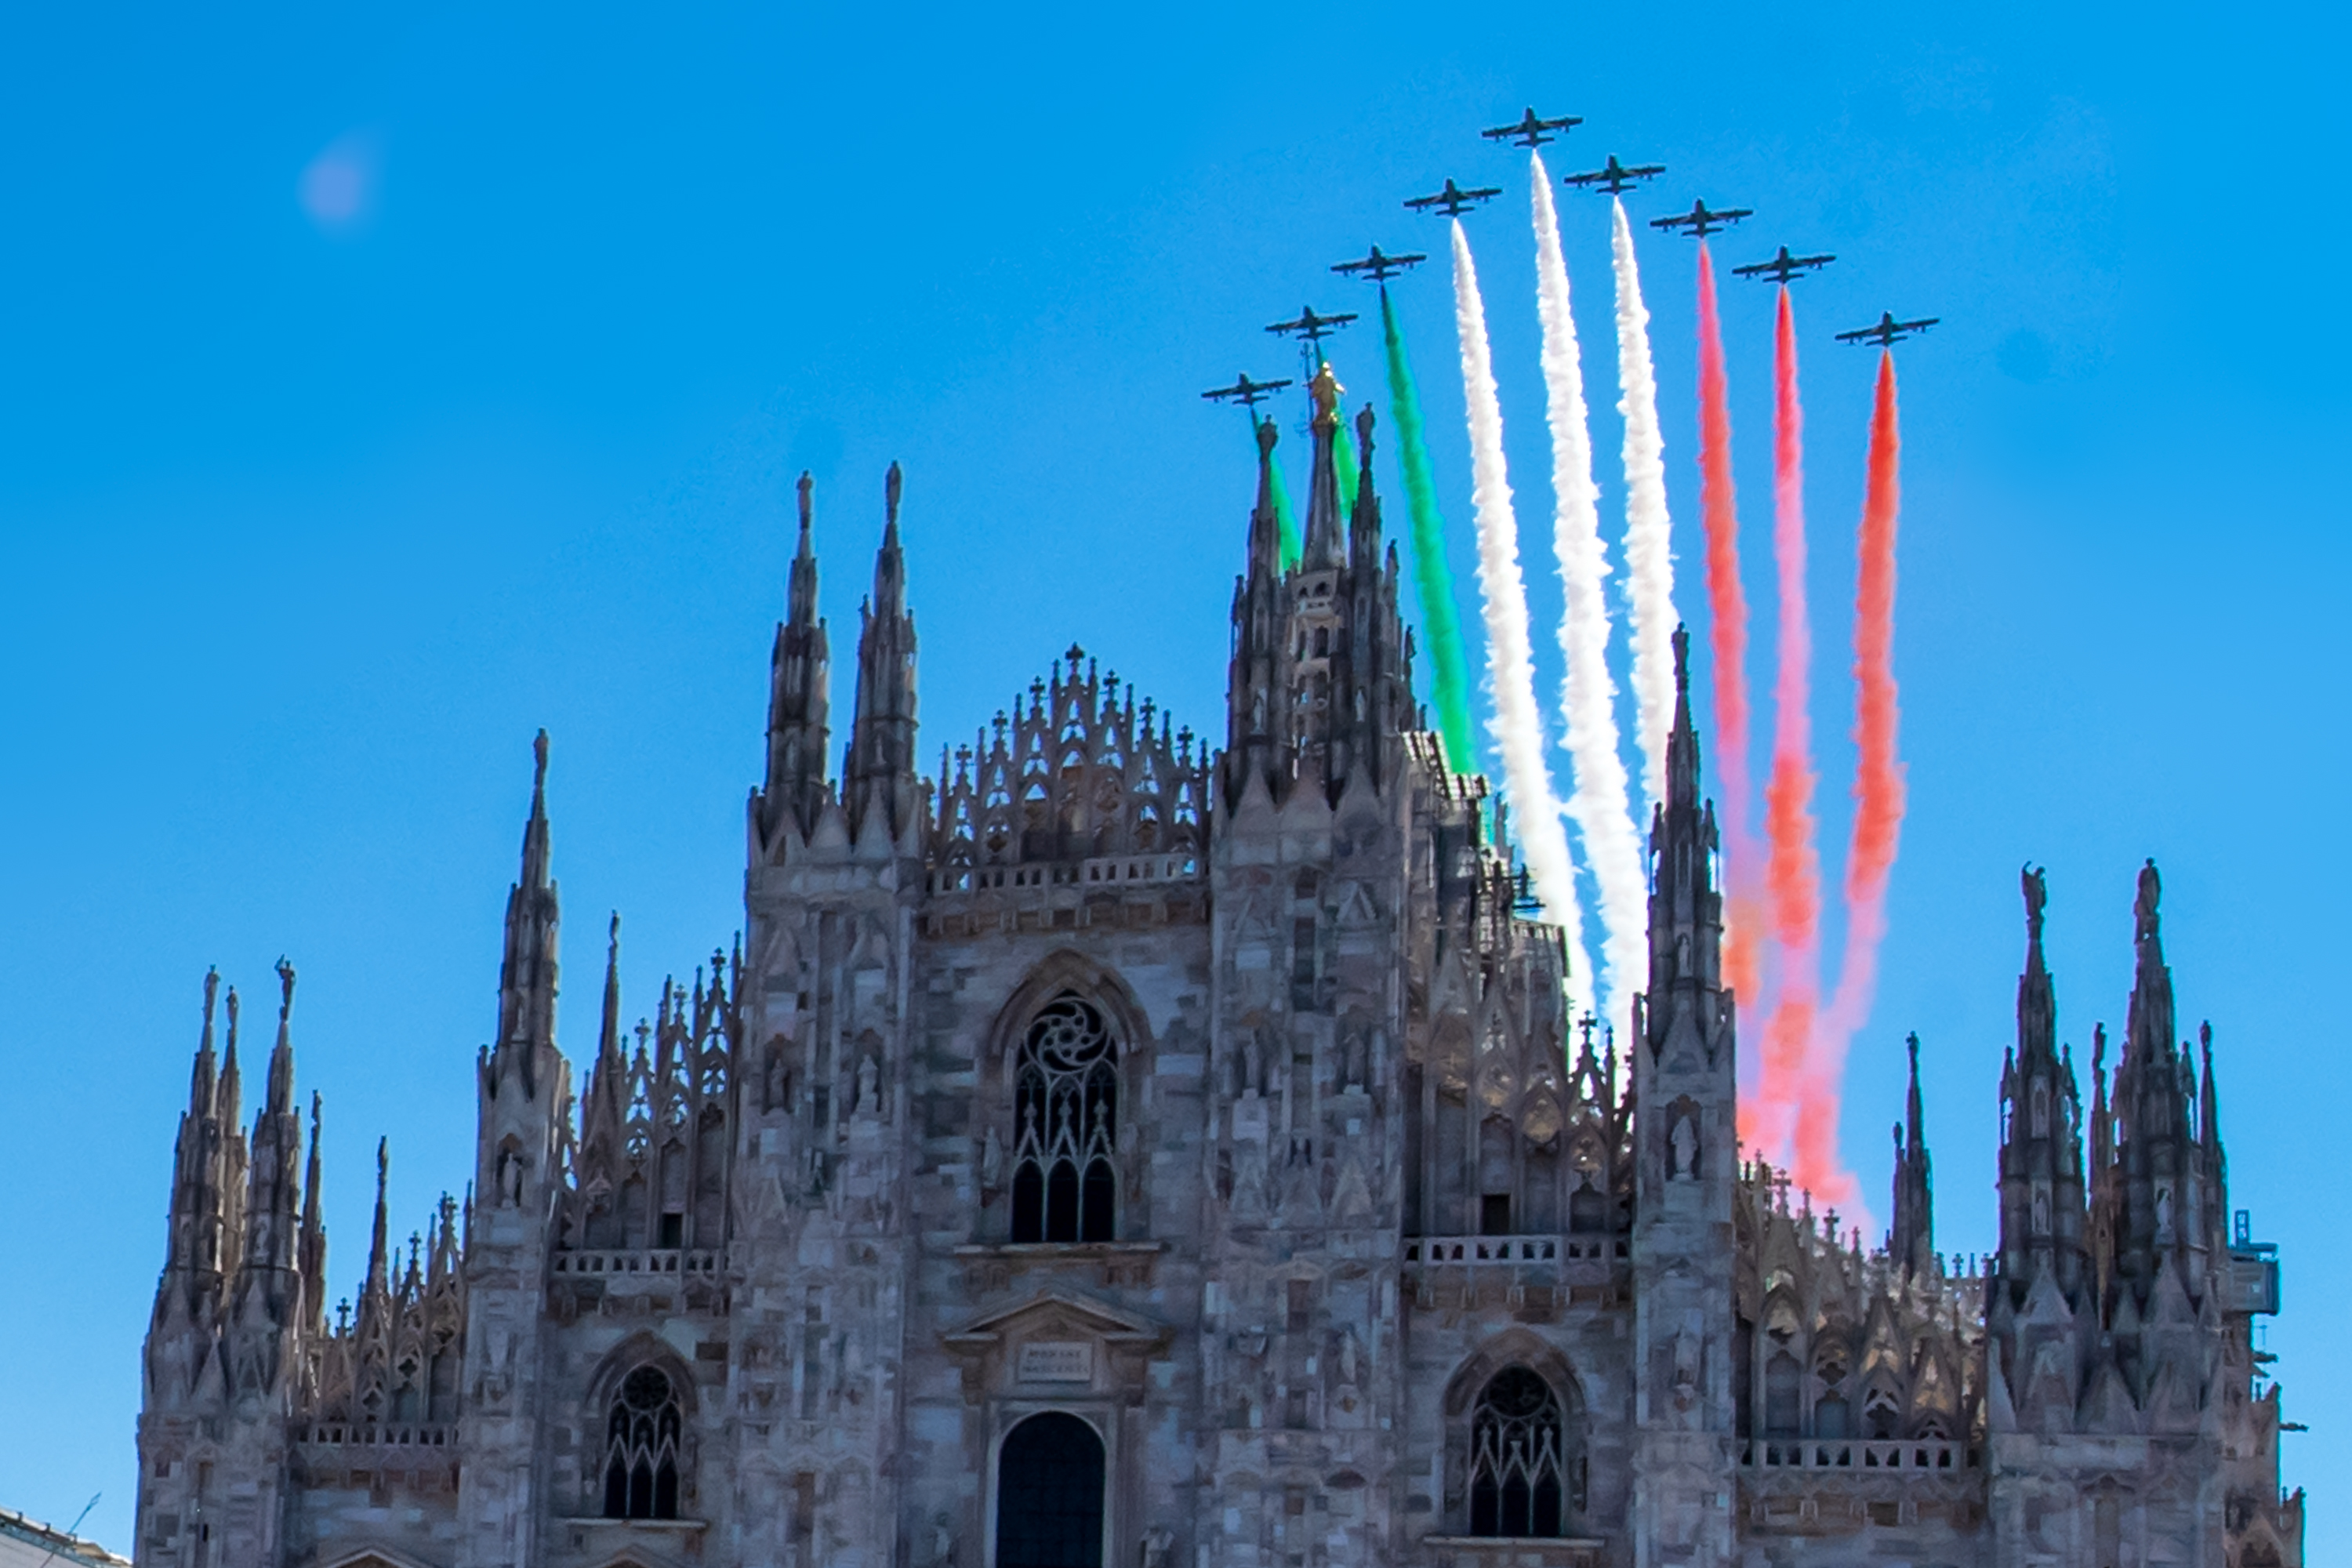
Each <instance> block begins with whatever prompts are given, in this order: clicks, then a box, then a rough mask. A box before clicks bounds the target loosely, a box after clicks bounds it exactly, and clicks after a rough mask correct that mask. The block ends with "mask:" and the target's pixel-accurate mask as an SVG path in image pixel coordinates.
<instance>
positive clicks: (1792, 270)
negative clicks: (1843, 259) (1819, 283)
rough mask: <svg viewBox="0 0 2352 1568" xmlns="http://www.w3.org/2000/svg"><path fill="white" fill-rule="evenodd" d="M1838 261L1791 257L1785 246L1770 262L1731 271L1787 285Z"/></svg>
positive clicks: (1825, 258)
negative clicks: (1804, 274)
mask: <svg viewBox="0 0 2352 1568" xmlns="http://www.w3.org/2000/svg"><path fill="white" fill-rule="evenodd" d="M1836 259H1837V258H1836V257H1834V256H1829V255H1822V256H1791V255H1790V254H1789V247H1787V246H1785V245H1784V246H1782V247H1780V254H1779V255H1778V256H1775V257H1774V258H1772V259H1771V260H1769V261H1759V262H1758V263H1756V265H1754V266H1753V267H1735V268H1732V269H1731V270H1732V271H1733V272H1734V273H1736V274H1737V275H1738V276H1739V277H1742V278H1769V279H1772V280H1773V281H1774V282H1776V283H1780V284H1784V285H1785V284H1786V283H1787V282H1788V281H1789V280H1790V279H1792V278H1796V277H1799V276H1801V275H1802V274H1803V273H1806V272H1809V271H1811V270H1812V269H1813V268H1816V267H1827V266H1828V265H1829V264H1830V263H1831V262H1832V261H1835V260H1836Z"/></svg>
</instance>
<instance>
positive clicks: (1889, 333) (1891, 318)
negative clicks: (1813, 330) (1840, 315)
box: [1837, 310, 1943, 348]
mask: <svg viewBox="0 0 2352 1568" xmlns="http://www.w3.org/2000/svg"><path fill="white" fill-rule="evenodd" d="M1942 320H1943V318H1942V317H1941V316H1922V317H1920V318H1919V319H1918V320H1917V321H1896V320H1895V312H1894V311H1892V310H1881V311H1880V312H1878V320H1877V321H1876V322H1875V323H1874V324H1873V325H1870V326H1867V327H1862V328H1859V329H1857V330H1855V331H1851V332H1840V333H1839V334H1838V335H1837V341H1838V342H1842V343H1876V344H1877V345H1878V346H1879V347H1880V348H1890V347H1892V346H1893V345H1895V343H1898V342H1902V341H1903V340H1904V339H1905V338H1916V337H1917V336H1918V335H1919V334H1920V333H1921V332H1924V331H1927V329H1928V328H1929V327H1932V326H1934V325H1935V324H1936V323H1937V321H1942Z"/></svg>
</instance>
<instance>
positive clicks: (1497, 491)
mask: <svg viewBox="0 0 2352 1568" xmlns="http://www.w3.org/2000/svg"><path fill="white" fill-rule="evenodd" d="M1454 329H1455V331H1457V332H1458V333H1459V334H1460V336H1461V340H1462V398H1463V401H1464V402H1465V404H1467V405H1469V410H1470V469H1471V489H1470V503H1471V508H1472V510H1473V511H1474V513H1475V518H1476V521H1477V530H1478V590H1479V596H1480V598H1481V599H1482V600H1483V601H1484V608H1485V611H1486V681H1487V685H1488V687H1489V689H1491V691H1492V693H1493V696H1494V700H1495V744H1496V749H1497V750H1499V751H1500V752H1502V757H1503V793H1504V796H1505V798H1506V799H1507V800H1508V801H1509V802H1510V803H1511V816H1512V818H1513V820H1514V822H1515V823H1516V824H1517V827H1518V830H1519V843H1520V846H1521V847H1522V849H1523V850H1524V851H1525V852H1526V855H1527V858H1528V874H1529V876H1530V878H1531V879H1533V881H1534V884H1535V893H1536V897H1537V898H1538V899H1540V900H1542V901H1543V906H1544V914H1545V916H1546V917H1547V918H1549V919H1550V920H1551V921H1555V922H1557V923H1558V924H1559V926H1560V928H1561V929H1562V931H1563V932H1564V933H1565V935H1566V938H1567V942H1568V952H1569V960H1570V976H1569V997H1570V1005H1571V1006H1572V1007H1573V1008H1574V1009H1575V1010H1577V1011H1581V1010H1582V1009H1583V1008H1585V1007H1587V1006H1590V1005H1591V995H1592V982H1591V974H1592V964H1591V957H1590V956H1589V955H1588V954H1587V953H1586V952H1585V949H1584V920H1583V916H1582V914H1581V912H1580V910H1579V909H1578V907H1577V901H1576V866H1575V863H1574V862H1573V861H1572V860H1570V858H1569V853H1568V832H1567V830H1566V829H1565V828H1564V827H1562V826H1561V825H1560V813H1559V799H1558V797H1556V796H1555V795H1553V794H1552V789H1551V774H1550V773H1549V770H1548V769H1547V768H1546V766H1545V764H1544V739H1543V713H1542V710H1540V709H1539V708H1538V706H1537V704H1536V661H1535V650H1534V647H1533V646H1532V644H1531V643H1530V642H1529V640H1528V590H1527V584H1526V583H1525V582H1524V581H1523V580H1522V579H1521V577H1520V576H1519V522H1518V518H1517V515H1516V514H1515V513H1514V512H1513V511H1512V510H1511V476H1510V470H1509V468H1508V467H1507V465H1506V464H1505V463H1504V460H1503V405H1502V401H1501V399H1500V398H1499V397H1498V396H1497V395H1496V391H1495V363H1494V355H1493V353H1492V352H1491V351H1490V350H1489V349H1488V347H1487V344H1486V303H1485V301H1484V300H1481V299H1480V298H1479V297H1478V268H1477V264H1476V263H1475V262H1474V261H1473V260H1472V259H1471V258H1470V241H1469V238H1468V237H1466V236H1465V235H1464V234H1463V232H1462V224H1461V221H1460V220H1459V219H1456V220H1455V222H1454Z"/></svg>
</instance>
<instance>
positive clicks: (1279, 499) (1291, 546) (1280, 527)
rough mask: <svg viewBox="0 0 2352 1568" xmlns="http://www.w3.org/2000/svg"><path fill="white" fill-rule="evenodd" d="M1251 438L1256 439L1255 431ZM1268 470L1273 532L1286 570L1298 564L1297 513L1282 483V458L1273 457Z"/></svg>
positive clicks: (1288, 491)
mask: <svg viewBox="0 0 2352 1568" xmlns="http://www.w3.org/2000/svg"><path fill="white" fill-rule="evenodd" d="M1251 439H1253V440H1255V439H1256V437H1255V433H1253V435H1252V437H1251ZM1268 472H1269V477H1270V478H1271V479H1273V481H1274V527H1275V532H1276V542H1277V543H1278V544H1279V546H1280V549H1281V552H1282V569H1283V570H1284V571H1285V572H1287V571H1289V570H1290V569H1291V568H1292V567H1294V566H1296V565H1297V564H1298V554H1299V551H1300V548H1301V546H1300V544H1299V542H1298V513H1297V511H1295V510H1292V509H1291V505H1290V487H1289V486H1288V485H1286V484H1285V483H1283V479H1282V459H1281V458H1276V459H1274V462H1273V465H1272V467H1271V468H1270V469H1269V471H1268Z"/></svg>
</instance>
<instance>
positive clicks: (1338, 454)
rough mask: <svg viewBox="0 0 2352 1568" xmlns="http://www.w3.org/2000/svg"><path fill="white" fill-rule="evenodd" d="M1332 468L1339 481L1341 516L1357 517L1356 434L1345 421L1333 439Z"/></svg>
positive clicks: (1340, 422)
mask: <svg viewBox="0 0 2352 1568" xmlns="http://www.w3.org/2000/svg"><path fill="white" fill-rule="evenodd" d="M1331 467H1332V468H1333V470H1334V471H1335V472H1336V473H1337V474H1338V475H1339V515H1340V516H1341V517H1342V518H1349V517H1353V516H1355V515H1356V468H1357V465H1356V434H1355V432H1354V431H1352V430H1350V429H1349V428H1348V422H1347V421H1346V420H1345V419H1342V420H1340V421H1339V429H1338V430H1337V431H1335V432H1334V433H1333V435H1332V437H1331Z"/></svg>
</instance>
